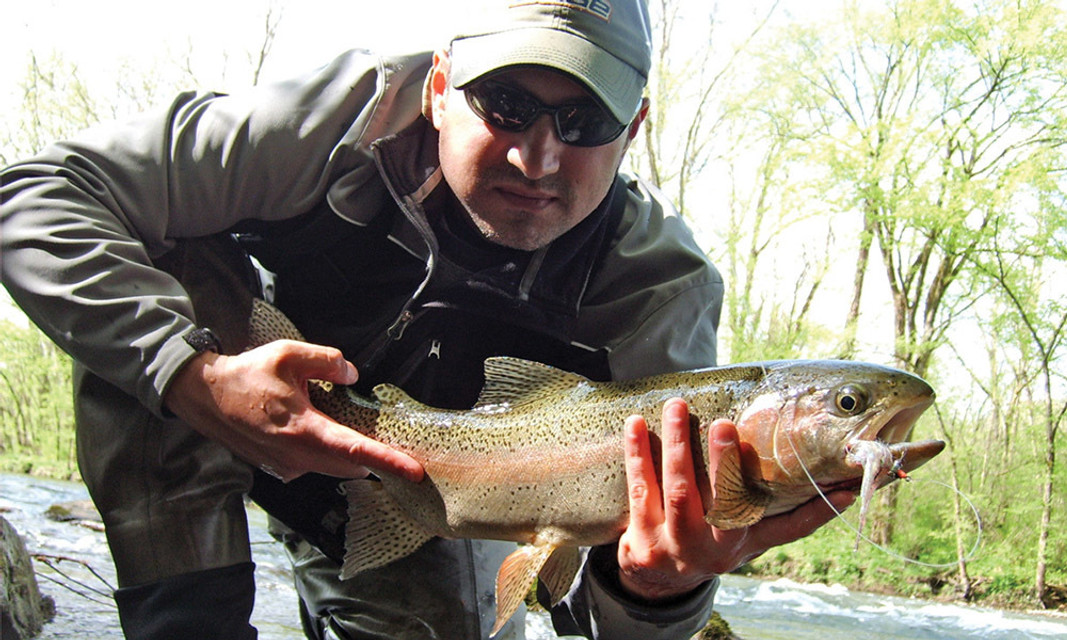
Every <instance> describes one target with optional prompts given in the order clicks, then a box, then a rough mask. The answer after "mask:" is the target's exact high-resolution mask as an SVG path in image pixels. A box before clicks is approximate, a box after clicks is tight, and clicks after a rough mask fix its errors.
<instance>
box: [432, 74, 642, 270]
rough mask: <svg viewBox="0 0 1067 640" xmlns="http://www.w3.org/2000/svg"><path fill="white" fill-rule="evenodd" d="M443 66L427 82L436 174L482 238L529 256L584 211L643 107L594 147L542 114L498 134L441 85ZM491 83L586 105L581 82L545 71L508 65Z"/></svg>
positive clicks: (615, 164) (601, 192)
mask: <svg viewBox="0 0 1067 640" xmlns="http://www.w3.org/2000/svg"><path fill="white" fill-rule="evenodd" d="M447 65H448V61H447V58H445V57H444V56H443V54H439V55H438V57H437V58H436V59H435V69H434V76H433V78H432V79H431V82H432V85H431V87H432V90H433V124H434V126H435V127H436V128H437V130H438V131H439V132H440V134H441V135H440V159H441V169H442V171H443V172H444V177H445V180H446V181H447V182H448V184H449V185H450V186H451V188H452V190H453V192H455V194H456V197H457V198H459V201H460V202H461V203H462V204H463V206H464V208H465V209H466V210H467V212H468V214H469V215H470V217H471V220H473V221H474V224H475V225H476V226H477V227H478V229H479V230H480V231H481V232H482V234H484V235H485V237H486V238H487V239H489V240H490V241H492V242H495V243H497V244H501V245H504V246H508V247H512V248H515V249H523V250H527V251H531V250H534V249H538V248H540V247H543V246H545V245H547V244H548V243H550V242H552V241H553V240H555V239H556V238H558V237H559V236H561V235H563V234H564V233H566V232H567V231H569V230H570V229H571V228H573V227H574V226H575V225H577V224H578V223H579V222H581V221H582V220H583V219H585V217H586V216H588V215H589V214H590V213H592V211H593V209H595V208H596V206H597V205H598V204H600V201H601V200H603V199H604V196H605V195H606V194H607V192H608V188H609V187H610V186H611V183H612V181H613V180H614V178H615V173H616V172H617V171H618V168H619V163H620V162H621V161H622V157H623V154H624V153H625V152H626V148H627V146H629V143H630V140H631V139H633V136H634V135H636V133H637V129H638V126H639V125H640V122H641V121H642V120H643V119H644V116H645V114H646V112H647V110H646V109H645V108H642V110H641V112H640V114H639V115H638V117H637V118H636V119H635V120H634V122H633V123H632V124H631V125H630V126H629V127H627V129H626V130H625V131H623V133H622V135H620V136H619V137H618V138H616V139H615V140H612V141H611V142H608V143H607V144H604V145H600V146H596V147H577V146H572V145H568V144H565V143H563V142H561V141H560V139H559V137H558V136H557V134H556V129H555V125H554V124H553V121H552V117H551V116H550V115H548V114H545V113H542V114H541V115H539V116H538V117H537V119H536V120H535V121H534V122H533V124H531V125H530V126H529V128H527V129H525V130H524V131H518V132H509V131H504V130H502V129H500V128H497V127H493V126H491V125H489V124H488V123H486V122H485V121H484V120H482V119H481V118H480V117H478V115H476V114H475V113H474V112H473V111H472V110H471V108H470V106H469V105H468V104H467V100H466V98H465V97H464V94H463V92H462V91H459V90H455V89H451V88H449V87H448V80H447ZM493 80H494V81H496V82H500V83H504V84H506V85H510V86H513V87H515V88H518V89H520V90H522V91H525V92H527V93H529V94H530V95H532V96H533V97H535V98H536V99H537V100H539V101H540V102H542V103H543V104H545V105H548V106H555V105H560V104H568V103H574V102H590V103H592V102H593V98H592V97H591V96H590V94H589V93H588V91H587V90H586V89H585V88H584V87H583V86H582V85H581V84H579V83H578V82H576V81H575V80H573V79H571V78H570V77H568V76H566V75H563V74H560V73H557V72H554V71H551V70H548V69H540V68H516V69H513V70H507V71H504V72H502V73H499V74H495V75H494V76H493Z"/></svg>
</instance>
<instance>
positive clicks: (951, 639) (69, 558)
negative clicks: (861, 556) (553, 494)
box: [0, 474, 1067, 640]
mask: <svg viewBox="0 0 1067 640" xmlns="http://www.w3.org/2000/svg"><path fill="white" fill-rule="evenodd" d="M87 498H88V495H87V494H86V491H85V488H84V486H82V485H80V484H77V483H72V482H57V481H52V480H44V479H40V478H31V477H28V476H20V475H9V474H0V515H3V516H4V518H6V519H7V520H8V521H9V522H10V523H11V524H12V525H14V526H15V528H16V529H17V530H18V531H19V532H20V533H21V534H22V535H23V538H24V539H25V540H26V546H27V548H28V549H29V551H30V553H32V554H43V555H46V556H50V557H53V558H55V557H59V558H63V560H58V561H56V560H52V561H51V564H52V565H54V566H55V567H56V569H58V570H60V571H62V572H63V574H60V573H57V571H56V570H54V569H52V568H49V566H46V565H44V564H42V563H40V562H38V563H37V572H38V581H39V583H40V585H41V590H42V591H43V592H44V593H45V594H46V595H49V596H51V597H52V598H54V599H55V601H56V608H57V614H56V619H55V620H54V621H53V622H51V623H49V624H47V625H46V626H45V629H44V632H43V633H42V635H41V636H40V638H42V639H43V640H52V639H57V638H64V639H68V640H69V639H72V638H78V639H79V640H105V639H108V640H110V639H113V638H120V637H121V635H122V632H121V629H120V628H119V624H118V616H117V615H116V613H115V607H114V604H113V603H112V602H111V601H110V600H109V598H108V597H107V596H106V594H107V592H108V590H109V586H108V583H109V584H114V581H115V579H114V577H115V574H114V568H113V567H112V565H111V561H110V558H109V556H108V551H107V545H106V544H105V541H104V534H103V533H101V532H99V531H95V530H93V529H90V528H87V527H85V526H80V525H77V524H72V523H69V522H63V523H61V522H53V521H52V520H49V519H48V518H46V517H45V516H44V512H45V510H46V509H47V508H48V507H49V506H50V505H52V504H56V503H64V502H71V501H78V500H86V499H87ZM249 516H250V521H251V526H252V540H253V554H254V560H255V562H256V583H257V592H256V608H255V611H254V613H253V623H254V624H255V625H256V627H257V628H258V629H259V632H260V638H262V639H263V640H298V639H299V638H301V637H302V636H301V633H300V625H299V621H298V619H297V615H296V606H295V602H296V592H295V590H294V589H293V587H292V585H291V583H290V578H289V571H288V561H287V560H286V558H285V555H284V554H283V553H282V551H281V549H280V547H279V545H277V544H274V542H273V541H272V539H271V538H270V536H269V535H268V534H267V531H266V518H265V517H264V516H263V513H262V512H261V511H258V510H256V509H251V510H250V511H249ZM74 560H77V561H80V562H82V563H85V564H80V563H79V562H75V561H74ZM86 565H88V567H91V568H92V571H90V570H89V569H87V568H86ZM93 572H95V573H93ZM97 574H98V575H97ZM96 591H100V592H103V595H100V594H97V593H95V592H96ZM716 609H717V610H718V611H719V613H720V614H722V616H723V618H725V619H726V620H727V621H728V622H729V623H730V625H731V627H732V628H733V630H734V632H735V633H736V634H737V635H739V636H740V637H741V638H744V639H746V640H852V639H853V638H857V637H858V638H864V639H871V640H881V639H885V640H890V639H892V640H901V639H909V640H961V639H970V638H974V639H980V640H1017V639H1037V640H1044V639H1053V638H1055V639H1058V640H1067V618H1052V617H1048V616H1041V615H1023V614H1015V613H1007V612H1002V611H998V610H995V609H985V608H979V607H966V606H959V605H952V604H942V603H935V602H928V601H923V600H914V599H905V598H893V597H887V596H877V595H871V594H865V593H856V592H851V591H849V590H848V589H845V588H844V587H841V586H825V585H803V584H798V583H795V582H791V581H789V580H777V581H761V580H750V579H746V578H741V577H737V576H726V577H725V578H724V580H723V585H722V588H721V589H720V590H719V594H718V596H717V598H716ZM555 637H556V636H555V635H553V633H552V631H551V626H550V625H549V624H548V622H547V620H546V619H545V617H544V616H538V615H531V616H529V619H528V624H527V638H528V639H529V640H550V639H552V638H555Z"/></svg>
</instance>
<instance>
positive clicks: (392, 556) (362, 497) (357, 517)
mask: <svg viewBox="0 0 1067 640" xmlns="http://www.w3.org/2000/svg"><path fill="white" fill-rule="evenodd" d="M342 486H343V487H344V490H345V495H347V496H348V525H347V526H346V527H345V558H344V563H343V564H342V565H341V579H342V580H345V579H348V578H351V577H352V576H354V575H356V574H357V573H360V572H361V571H367V570H368V569H376V568H378V567H382V566H385V565H387V564H389V563H390V562H392V561H393V560H399V559H400V558H403V557H405V556H408V555H410V554H412V553H414V552H415V551H417V550H418V549H419V547H421V546H422V545H424V544H426V542H427V541H428V540H429V539H430V538H432V537H433V535H432V534H430V533H428V532H427V531H426V529H425V528H424V527H423V526H422V525H420V524H419V523H418V522H416V521H414V520H412V519H411V517H410V516H408V514H407V513H406V512H405V511H404V510H403V509H401V508H400V505H398V504H397V503H396V501H395V500H393V498H392V496H390V495H389V494H388V493H387V492H386V491H385V489H383V488H382V485H381V483H380V482H374V481H373V480H350V481H348V482H346V483H344V484H343V485H342Z"/></svg>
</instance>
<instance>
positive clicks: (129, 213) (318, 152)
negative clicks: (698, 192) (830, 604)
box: [0, 52, 722, 638]
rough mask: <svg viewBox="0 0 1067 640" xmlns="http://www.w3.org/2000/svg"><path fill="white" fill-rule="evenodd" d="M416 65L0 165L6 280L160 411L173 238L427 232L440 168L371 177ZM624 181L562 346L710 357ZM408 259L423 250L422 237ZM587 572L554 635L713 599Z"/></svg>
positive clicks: (217, 104)
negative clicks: (400, 178) (326, 225)
mask: <svg viewBox="0 0 1067 640" xmlns="http://www.w3.org/2000/svg"><path fill="white" fill-rule="evenodd" d="M428 65H429V56H428V55H427V54H418V55H414V56H410V57H398V58H391V59H385V60H383V59H380V58H377V57H374V56H371V55H369V54H367V53H363V52H350V53H347V54H345V55H343V56H341V57H339V58H338V59H336V60H335V61H333V62H332V63H331V64H329V65H328V66H326V67H324V68H322V69H319V70H317V71H315V72H313V73H311V74H309V75H307V76H305V77H302V78H298V79H295V80H293V81H290V82H284V83H278V84H273V85H269V86H265V87H261V88H257V89H256V90H254V91H251V92H249V93H247V94H244V95H240V96H232V97H229V96H220V95H217V94H210V93H208V94H194V93H189V94H183V95H182V96H180V97H179V98H178V99H177V100H175V101H174V102H173V103H172V104H171V105H170V107H169V108H168V109H167V110H166V111H165V112H156V113H150V114H147V115H146V116H144V117H143V118H141V119H139V120H136V121H134V122H130V123H126V124H120V125H109V126H107V127H102V128H100V129H97V130H95V131H90V132H88V133H87V134H86V135H85V136H83V137H82V138H80V139H79V140H77V141H73V142H67V143H60V144H57V145H54V146H53V147H50V148H49V149H46V150H45V151H44V152H42V153H41V154H40V155H39V156H38V157H37V158H34V159H31V160H28V161H26V162H23V163H20V164H17V165H14V166H11V167H9V168H7V169H5V170H4V171H3V172H2V174H0V243H2V244H0V256H2V260H3V264H2V272H0V273H2V275H3V280H4V284H5V286H6V287H7V288H8V289H9V291H10V292H11V294H12V297H13V298H14V299H15V300H16V301H17V302H18V303H19V305H20V306H21V307H22V308H23V309H24V310H25V311H26V313H27V314H28V315H29V316H30V317H31V318H32V319H33V320H34V321H35V322H36V323H38V324H39V325H40V326H41V327H42V329H44V331H45V332H46V333H48V335H49V336H50V337H52V339H54V340H55V341H56V342H57V343H58V344H60V345H61V346H62V347H63V348H64V349H65V350H67V351H68V352H69V353H70V354H71V355H72V356H73V357H74V358H75V360H76V361H77V362H78V363H80V365H82V366H84V367H85V368H87V369H88V370H89V371H91V372H92V373H93V374H94V375H96V376H98V377H99V378H101V379H102V380H104V381H106V383H108V384H110V385H112V386H113V387H114V388H116V389H117V390H119V391H121V392H122V393H124V394H128V396H130V397H132V398H135V399H136V401H137V403H138V404H139V405H141V406H143V407H144V408H145V409H146V410H147V411H148V412H149V413H150V414H152V415H154V416H155V417H157V418H162V417H163V410H162V406H161V405H162V397H163V396H164V394H165V391H166V389H167V385H168V384H169V382H170V381H171V380H172V378H173V376H174V374H175V373H176V372H177V371H178V370H179V369H180V368H181V367H182V366H183V365H184V364H185V362H187V361H188V360H189V359H190V358H191V357H192V356H193V355H194V351H193V349H192V347H190V346H189V344H188V343H187V342H186V341H185V340H184V339H183V337H184V336H185V334H187V333H188V332H189V331H191V330H193V329H194V328H195V327H196V323H197V319H196V315H195V312H194V310H193V307H192V304H191V302H190V299H189V296H188V294H187V293H186V291H185V290H184V289H183V287H182V286H181V284H180V283H179V282H178V281H177V280H176V279H175V278H174V277H172V276H171V275H169V274H167V273H165V272H163V271H161V270H159V269H157V268H155V267H154V261H155V260H156V259H158V258H160V257H161V256H163V255H164V254H166V253H167V252H168V251H169V250H170V249H171V248H172V247H173V246H174V243H175V241H176V240H178V239H181V238H196V237H201V236H205V235H211V234H216V233H220V232H227V231H232V230H234V229H239V228H241V227H242V225H247V224H248V223H249V222H250V221H259V222H262V223H266V224H273V223H280V222H284V221H287V220H292V219H295V218H297V217H299V216H301V215H305V214H307V213H309V212H311V211H313V210H314V209H315V208H316V207H321V206H322V203H326V204H328V206H329V207H330V209H331V210H332V212H333V213H334V214H336V215H337V216H338V217H339V218H340V219H342V220H345V221H348V222H351V223H353V224H354V225H356V226H360V225H367V224H369V222H370V221H371V220H373V219H375V217H376V215H378V212H379V211H380V210H381V209H382V207H383V206H397V205H399V206H400V208H401V210H402V211H403V212H404V215H405V217H404V218H403V219H402V220H401V224H400V226H399V227H398V228H397V229H395V230H394V231H393V232H391V235H390V237H391V238H395V239H397V240H398V241H399V242H400V243H401V244H403V243H404V242H412V241H409V240H407V238H421V242H425V241H426V240H427V238H428V235H432V232H429V231H428V230H427V229H425V228H423V227H424V219H423V218H420V214H419V209H420V207H419V203H420V202H421V200H422V199H423V198H425V197H426V196H427V194H428V193H429V192H431V191H432V190H433V189H434V188H436V187H437V186H439V185H440V183H441V177H440V171H439V170H434V167H433V165H432V163H421V162H420V163H417V164H418V167H422V168H425V169H426V173H424V174H423V175H422V178H423V181H422V183H421V184H419V185H415V186H414V188H411V189H406V190H404V191H397V189H396V185H397V182H396V181H395V180H392V179H391V178H390V177H389V176H388V175H387V174H388V171H387V170H386V169H384V165H385V164H388V161H392V160H394V159H391V158H385V159H384V160H383V158H382V157H381V156H380V154H379V156H378V157H375V153H376V151H375V150H374V149H375V148H374V147H372V144H373V143H375V141H378V140H380V139H382V138H386V137H388V136H392V135H394V134H396V133H398V132H400V131H401V130H403V129H405V128H407V127H409V126H410V125H411V123H413V122H415V121H417V120H418V119H419V118H420V110H421V99H422V89H423V79H424V77H425V74H426V71H427V68H428ZM625 185H626V193H625V206H624V209H623V211H622V215H621V219H620V220H618V221H617V225H615V226H613V227H612V228H611V229H610V236H609V237H608V238H607V239H606V245H605V246H606V251H605V253H604V254H603V255H602V256H601V257H600V259H599V260H598V262H597V264H595V265H591V266H590V269H589V273H588V279H587V280H586V281H585V282H584V283H583V287H582V289H581V291H580V295H579V296H578V297H577V298H576V300H575V302H576V305H577V306H576V308H575V309H574V312H573V314H572V316H573V317H572V318H571V321H570V322H568V324H567V325H566V331H565V332H564V333H558V335H557V338H559V337H560V336H565V338H566V340H569V342H570V344H571V345H572V346H574V347H576V348H581V349H587V350H590V351H597V352H600V353H602V354H604V358H605V362H606V363H607V368H608V376H609V377H611V378H613V379H626V378H633V377H638V376H643V375H651V374H653V373H659V372H662V371H668V370H679V369H687V368H695V367H700V366H708V365H711V364H714V361H715V330H716V325H717V321H718V314H719V308H720V305H721V299H722V283H721V280H720V279H719V276H718V274H717V273H716V272H715V270H714V268H713V267H711V265H710V264H709V263H708V262H707V260H706V259H705V258H704V256H703V254H702V253H701V252H700V250H699V248H698V247H697V246H696V245H695V243H694V242H693V240H692V237H691V234H690V233H689V231H688V230H687V229H686V228H685V226H684V224H683V223H682V222H681V221H680V220H679V218H678V217H677V216H676V215H675V214H674V213H673V211H672V210H671V208H670V206H669V205H668V204H666V203H665V201H664V199H663V198H662V196H660V195H659V194H658V193H657V192H656V191H655V190H654V189H651V188H650V187H648V186H647V185H644V184H643V183H640V182H638V181H636V180H627V181H625ZM382 187H386V188H384V189H383V188H382ZM383 203H384V204H383ZM411 234H414V235H411ZM406 246H409V247H412V248H413V249H414V250H415V252H416V253H420V252H421V253H424V254H426V255H425V256H424V257H426V258H427V259H428V258H429V256H430V253H432V251H430V252H429V253H427V251H428V248H432V242H430V243H429V245H424V246H422V247H421V248H420V246H419V241H414V242H413V243H411V244H408V245H406ZM532 277H533V278H534V279H536V277H537V274H533V276H532ZM523 282H526V283H527V284H528V280H526V279H523ZM414 293H417V292H413V295H414ZM520 293H521V292H520ZM357 364H358V363H357ZM85 457H86V456H85V455H84V452H83V460H84V459H85ZM83 473H86V470H85V469H83ZM89 473H90V474H91V473H92V471H91V470H90V471H89ZM87 481H89V480H88V478H87ZM94 498H95V496H94ZM112 546H113V548H114V547H115V543H114V542H113V543H112ZM591 574H592V572H591V570H589V569H587V570H586V571H585V572H583V574H582V579H581V580H580V583H581V584H578V585H576V588H575V589H574V590H573V591H572V595H571V597H569V598H568V600H567V601H566V602H565V603H564V605H562V609H561V611H566V612H567V613H565V614H564V613H560V612H557V614H556V615H555V616H554V617H556V618H557V622H558V624H559V626H561V627H562V628H560V631H561V632H563V631H570V632H576V631H578V630H579V628H580V630H581V631H582V632H583V633H585V634H587V635H589V637H596V638H616V637H619V638H621V637H635V634H636V635H639V636H640V637H646V638H660V637H662V638H676V637H679V635H680V634H681V633H682V632H683V631H685V632H691V630H692V629H693V628H694V626H699V624H700V623H701V621H702V620H703V618H704V617H706V614H707V611H708V610H709V609H710V602H711V597H712V594H713V591H714V584H710V585H708V586H707V587H706V588H705V589H703V590H702V591H701V592H700V593H698V594H695V595H694V596H693V598H692V599H691V600H690V601H689V602H687V603H682V604H680V605H677V606H674V607H666V608H656V607H643V606H640V605H638V604H636V603H633V602H628V601H627V600H626V598H625V597H623V596H621V594H620V593H618V592H615V591H612V589H611V588H610V586H605V585H604V584H601V580H599V579H597V578H596V577H593V576H592V575H591ZM474 600H478V598H474ZM466 602H471V600H466ZM561 616H562V617H561ZM561 620H562V621H561ZM567 620H570V621H576V622H574V623H573V624H577V628H567V627H568V624H572V623H570V622H567Z"/></svg>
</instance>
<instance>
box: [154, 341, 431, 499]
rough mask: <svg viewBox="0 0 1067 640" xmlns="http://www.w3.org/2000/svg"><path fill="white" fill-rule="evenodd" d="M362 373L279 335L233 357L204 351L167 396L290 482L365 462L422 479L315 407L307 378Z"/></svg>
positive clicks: (195, 422) (188, 416)
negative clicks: (277, 339)
mask: <svg viewBox="0 0 1067 640" xmlns="http://www.w3.org/2000/svg"><path fill="white" fill-rule="evenodd" d="M356 376H357V373H356V368H355V366H353V365H352V363H350V362H348V361H347V360H345V359H344V356H343V355H342V354H341V352H340V351H339V350H338V349H334V348H331V347H323V346H319V345H313V344H308V343H305V342H294V341H291V340H279V341H277V342H272V343H270V344H266V345H263V346H261V347H257V348H255V349H252V350H250V351H246V352H245V353H242V354H240V355H235V356H223V355H218V354H215V353H211V352H205V353H202V354H200V355H199V356H197V357H196V358H194V359H193V360H191V361H189V363H188V364H186V365H185V367H184V368H182V370H181V371H179V372H178V375H177V376H176V377H175V379H174V382H173V383H172V384H171V387H170V389H169V390H168V391H167V394H166V397H165V398H164V401H165V404H166V405H167V407H168V408H169V409H170V410H171V411H172V412H173V413H174V414H175V415H177V416H178V417H180V418H182V419H183V420H185V422H186V423H187V424H189V425H190V426H191V427H193V428H194V429H196V430H197V431H199V432H200V433H201V434H203V435H205V436H207V437H208V438H211V439H213V440H215V441H217V442H219V443H220V444H222V445H223V446H225V447H227V448H228V449H230V450H231V451H233V453H234V454H236V455H237V456H238V457H240V458H242V459H243V460H245V461H246V462H249V463H250V464H253V465H255V466H257V467H259V468H260V469H263V470H264V471H266V472H267V473H270V474H272V475H274V476H276V477H278V478H280V479H282V480H284V481H289V480H292V479H293V478H296V477H298V476H301V475H303V474H305V473H308V472H318V473H323V474H327V475H331V476H337V477H342V478H358V477H364V476H366V475H367V469H366V467H370V468H372V469H375V470H378V471H384V472H388V473H392V474H395V475H398V476H402V477H405V478H408V479H410V480H413V481H416V482H417V481H419V480H421V479H422V476H423V469H422V465H420V464H419V463H418V462H416V461H415V460H414V459H412V458H410V457H409V456H407V455H405V454H403V453H401V452H399V451H397V450H395V449H392V448H390V447H388V446H386V445H384V444H382V443H380V442H378V441H376V440H373V439H371V438H368V437H366V436H364V435H362V434H360V433H358V432H356V431H354V430H352V429H350V428H349V427H346V426H344V425H341V424H338V423H337V422H335V421H333V420H332V419H331V418H329V417H327V416H326V415H325V414H323V413H322V412H320V411H318V410H317V409H316V408H315V407H314V406H312V404H311V399H310V398H309V396H308V389H307V383H308V380H311V379H315V380H325V381H329V382H334V383H336V384H352V383H353V382H355V381H356Z"/></svg>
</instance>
